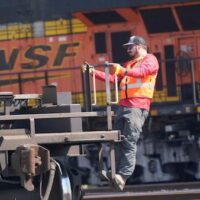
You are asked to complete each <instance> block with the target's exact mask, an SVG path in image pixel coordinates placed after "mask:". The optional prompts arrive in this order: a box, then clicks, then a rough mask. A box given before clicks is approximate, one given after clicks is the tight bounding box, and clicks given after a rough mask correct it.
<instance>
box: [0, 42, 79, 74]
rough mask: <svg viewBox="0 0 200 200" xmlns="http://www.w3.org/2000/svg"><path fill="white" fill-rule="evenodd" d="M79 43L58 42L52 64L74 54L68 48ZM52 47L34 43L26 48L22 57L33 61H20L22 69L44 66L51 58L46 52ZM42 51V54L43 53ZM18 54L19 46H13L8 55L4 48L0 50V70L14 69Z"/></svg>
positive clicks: (57, 63) (56, 63) (56, 64)
mask: <svg viewBox="0 0 200 200" xmlns="http://www.w3.org/2000/svg"><path fill="white" fill-rule="evenodd" d="M78 46H79V43H78V42H77V43H70V44H60V45H59V46H58V47H57V49H56V50H57V52H56V54H55V55H56V56H55V58H53V59H54V60H53V62H52V63H53V66H61V65H62V62H63V60H64V59H65V58H67V57H72V56H75V55H76V52H75V51H70V52H69V48H72V47H78ZM53 48H54V47H51V46H49V45H36V46H32V47H30V48H28V49H27V50H26V51H25V52H24V55H23V56H24V59H28V60H30V61H31V60H32V61H34V62H27V63H20V65H21V68H22V69H32V70H33V69H37V68H41V67H44V66H46V65H47V64H48V62H49V60H50V59H52V58H50V57H49V56H48V52H50V51H52V50H54V51H55V49H53ZM43 53H44V54H43ZM19 55H20V48H14V49H13V50H12V51H11V53H10V55H9V56H6V51H5V50H0V70H10V69H14V67H15V65H16V61H17V58H18V57H19Z"/></svg>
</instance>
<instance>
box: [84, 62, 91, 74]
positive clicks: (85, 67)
mask: <svg viewBox="0 0 200 200" xmlns="http://www.w3.org/2000/svg"><path fill="white" fill-rule="evenodd" d="M87 65H89V64H88V63H84V64H82V65H81V70H82V72H83V73H85V71H86V70H87ZM93 72H94V67H93V66H92V65H89V73H90V74H91V73H93Z"/></svg>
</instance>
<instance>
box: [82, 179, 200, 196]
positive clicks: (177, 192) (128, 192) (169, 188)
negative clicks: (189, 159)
mask: <svg viewBox="0 0 200 200" xmlns="http://www.w3.org/2000/svg"><path fill="white" fill-rule="evenodd" d="M83 192H84V196H83V199H84V200H200V182H189V183H168V184H148V185H138V186H127V187H126V188H125V190H124V192H116V191H114V190H113V188H111V187H107V188H103V187H100V188H95V189H87V190H84V191H83Z"/></svg>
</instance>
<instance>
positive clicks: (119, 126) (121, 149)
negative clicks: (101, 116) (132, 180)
mask: <svg viewBox="0 0 200 200" xmlns="http://www.w3.org/2000/svg"><path fill="white" fill-rule="evenodd" d="M147 116H148V111H147V110H144V109H140V108H128V107H122V106H120V107H119V109H118V110H117V113H116V117H115V123H114V129H116V130H121V134H122V135H124V140H123V141H122V142H120V143H118V144H116V146H115V150H116V151H115V152H116V172H117V173H118V174H121V175H122V176H123V177H124V178H126V179H127V178H128V177H130V176H131V175H132V173H133V171H134V169H135V164H136V151H137V141H138V139H139V137H140V133H141V131H142V126H143V124H144V122H145V119H146V118H147Z"/></svg>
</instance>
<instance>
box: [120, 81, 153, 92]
mask: <svg viewBox="0 0 200 200" xmlns="http://www.w3.org/2000/svg"><path fill="white" fill-rule="evenodd" d="M154 85H155V84H154V83H142V81H141V79H139V78H138V79H137V80H136V83H131V84H127V87H126V86H125V85H124V86H122V87H121V90H126V89H131V88H148V89H151V90H153V89H154Z"/></svg>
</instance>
